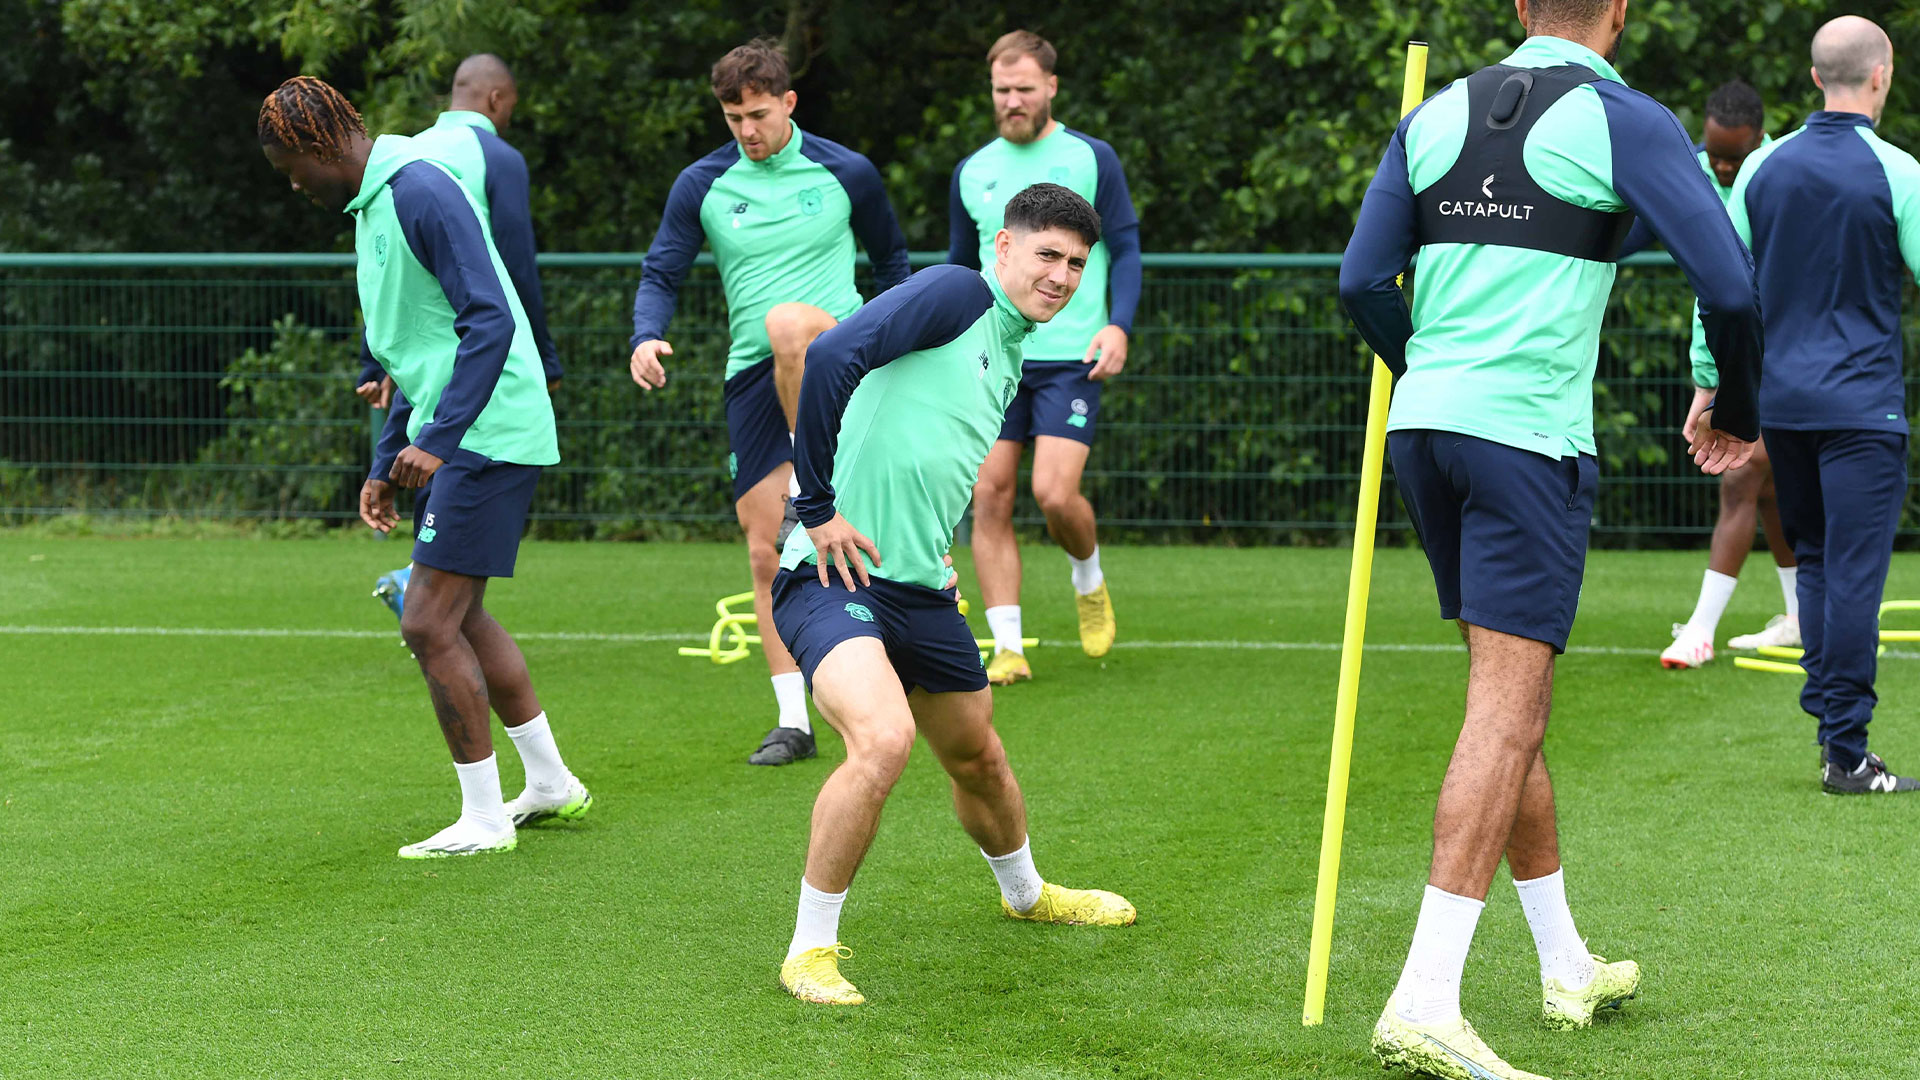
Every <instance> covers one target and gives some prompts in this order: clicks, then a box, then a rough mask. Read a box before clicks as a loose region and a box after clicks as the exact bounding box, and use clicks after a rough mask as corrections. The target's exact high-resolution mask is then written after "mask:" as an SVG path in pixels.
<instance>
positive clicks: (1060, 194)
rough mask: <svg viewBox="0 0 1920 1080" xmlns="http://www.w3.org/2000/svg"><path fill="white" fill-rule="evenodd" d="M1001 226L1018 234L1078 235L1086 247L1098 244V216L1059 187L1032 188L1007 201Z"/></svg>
mask: <svg viewBox="0 0 1920 1080" xmlns="http://www.w3.org/2000/svg"><path fill="white" fill-rule="evenodd" d="M1002 224H1004V225H1005V226H1006V227H1007V228H1009V229H1017V230H1019V231H1021V232H1039V231H1040V230H1042V229H1065V230H1067V231H1068V232H1072V233H1078V234H1080V239H1082V240H1085V241H1086V242H1087V246H1088V247H1092V246H1093V245H1095V244H1097V243H1099V242H1100V214H1099V212H1098V211H1096V210H1095V209H1094V208H1093V204H1092V203H1089V202H1088V201H1087V200H1085V199H1083V198H1081V197H1080V195H1079V193H1078V192H1075V191H1074V190H1072V189H1071V188H1064V187H1061V186H1060V185H1059V184H1035V185H1033V186H1032V187H1030V188H1027V189H1026V190H1024V191H1022V192H1020V194H1018V195H1015V196H1014V197H1013V198H1011V199H1008V200H1007V209H1006V217H1005V219H1004V220H1003V221H1002Z"/></svg>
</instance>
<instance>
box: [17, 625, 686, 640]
mask: <svg viewBox="0 0 1920 1080" xmlns="http://www.w3.org/2000/svg"><path fill="white" fill-rule="evenodd" d="M0 634H21V635H26V636H29V637H31V636H36V635H41V634H45V635H49V636H51V635H56V634H84V635H93V636H105V637H222V638H225V637H232V638H349V639H363V638H364V639H368V640H376V641H397V640H399V638H400V631H399V629H398V628H397V627H396V628H394V629H392V630H327V629H319V628H310V627H270V626H258V627H240V626H235V627H226V626H0ZM513 636H514V637H516V638H519V639H520V640H522V641H614V642H629V643H647V642H662V641H684V642H694V641H701V640H704V639H705V638H706V635H705V634H702V633H700V632H699V631H679V632H674V631H658V632H652V633H644V634H585V633H573V632H570V631H563V630H534V631H522V632H519V633H515V634H514V635H513Z"/></svg>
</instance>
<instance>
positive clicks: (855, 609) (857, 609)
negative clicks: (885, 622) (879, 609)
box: [847, 604, 873, 622]
mask: <svg viewBox="0 0 1920 1080" xmlns="http://www.w3.org/2000/svg"><path fill="white" fill-rule="evenodd" d="M847 614H849V615H851V616H853V617H854V618H856V619H859V620H860V621H861V622H872V621H873V612H871V611H868V610H867V606H866V605H865V604H848V605H847Z"/></svg>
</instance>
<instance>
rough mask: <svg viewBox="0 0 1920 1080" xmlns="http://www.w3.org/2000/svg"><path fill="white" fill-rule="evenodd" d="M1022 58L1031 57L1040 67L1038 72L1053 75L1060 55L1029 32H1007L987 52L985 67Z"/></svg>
mask: <svg viewBox="0 0 1920 1080" xmlns="http://www.w3.org/2000/svg"><path fill="white" fill-rule="evenodd" d="M1023 56H1031V57H1033V61H1034V63H1036V64H1039V65H1040V70H1041V71H1044V72H1046V73H1047V74H1049V75H1051V74H1053V65H1054V64H1055V63H1056V62H1058V61H1059V59H1060V54H1059V53H1057V52H1055V51H1054V49H1053V46H1051V45H1049V44H1047V39H1046V38H1043V37H1041V36H1040V35H1039V34H1036V33H1034V32H1033V31H1031V30H1009V31H1008V32H1006V33H1004V34H1001V35H1000V40H998V41H996V42H994V43H993V48H991V49H988V50H987V66H988V67H992V66H993V65H995V64H997V63H999V62H1000V61H1002V60H1018V59H1019V58H1021V57H1023Z"/></svg>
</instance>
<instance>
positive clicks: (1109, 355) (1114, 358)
mask: <svg viewBox="0 0 1920 1080" xmlns="http://www.w3.org/2000/svg"><path fill="white" fill-rule="evenodd" d="M1096 356H1098V357H1099V361H1098V362H1095V360H1094V357H1096ZM1080 362H1081V363H1083V364H1093V370H1092V371H1089V372H1087V378H1089V379H1092V380H1093V381H1094V382H1105V381H1107V380H1108V379H1111V378H1113V377H1114V376H1115V375H1118V374H1120V369H1121V368H1124V367H1126V366H1127V332H1126V331H1125V330H1122V329H1120V328H1119V327H1117V326H1104V327H1101V328H1100V332H1099V333H1097V334H1095V335H1093V341H1092V343H1090V344H1089V345H1088V346H1087V355H1086V358H1085V359H1083V360H1081V361H1080Z"/></svg>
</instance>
